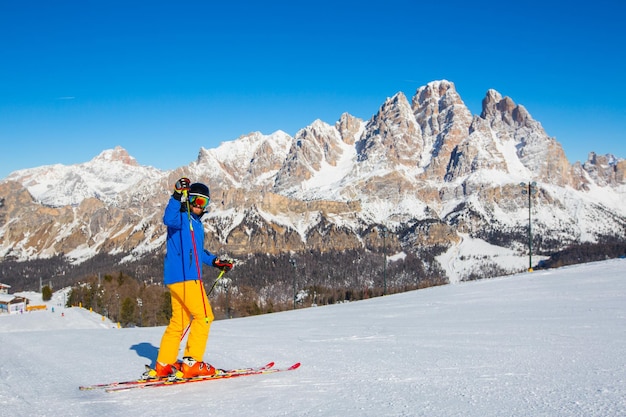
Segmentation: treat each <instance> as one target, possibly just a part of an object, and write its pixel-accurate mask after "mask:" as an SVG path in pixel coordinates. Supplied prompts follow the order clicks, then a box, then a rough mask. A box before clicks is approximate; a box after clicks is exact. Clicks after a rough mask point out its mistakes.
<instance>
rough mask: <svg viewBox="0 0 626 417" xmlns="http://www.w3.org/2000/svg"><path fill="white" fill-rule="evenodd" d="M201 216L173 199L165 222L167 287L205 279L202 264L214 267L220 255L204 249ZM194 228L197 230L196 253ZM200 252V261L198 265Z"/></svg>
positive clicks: (165, 280) (169, 204) (164, 215)
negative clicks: (177, 283)
mask: <svg viewBox="0 0 626 417" xmlns="http://www.w3.org/2000/svg"><path fill="white" fill-rule="evenodd" d="M200 217H201V216H200ZM200 217H199V216H196V215H195V214H193V213H189V212H187V210H186V205H185V203H181V202H180V201H178V200H176V199H175V198H174V197H170V200H169V201H168V203H167V206H166V207H165V213H164V214H163V223H164V224H165V225H166V226H167V240H166V248H167V252H166V254H165V264H164V270H163V283H164V284H165V285H169V284H173V283H176V282H182V281H189V280H196V279H202V264H203V263H204V264H207V265H211V266H212V265H213V260H214V259H215V258H216V256H215V255H213V254H212V253H211V252H209V251H208V250H205V249H204V227H203V225H202V222H201V221H200ZM190 222H191V225H190ZM190 226H191V227H193V236H194V237H195V247H196V250H194V245H193V241H192V238H191V236H192V233H191V227H190ZM196 253H197V254H198V257H199V258H200V259H199V260H198V263H197V264H196V255H195V254H196ZM198 270H200V276H198Z"/></svg>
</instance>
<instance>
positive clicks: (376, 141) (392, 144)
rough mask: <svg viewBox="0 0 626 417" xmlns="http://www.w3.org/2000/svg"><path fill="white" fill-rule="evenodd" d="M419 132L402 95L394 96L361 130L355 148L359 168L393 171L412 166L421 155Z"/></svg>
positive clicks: (420, 133) (420, 136) (421, 141)
mask: <svg viewBox="0 0 626 417" xmlns="http://www.w3.org/2000/svg"><path fill="white" fill-rule="evenodd" d="M423 147H424V146H423V139H422V131H421V129H420V127H419V125H418V124H417V121H416V120H415V117H414V116H413V112H412V111H411V106H410V105H409V102H408V100H407V99H406V97H405V95H404V94H402V93H398V94H396V95H395V96H394V97H392V98H390V99H387V101H386V102H385V104H383V106H382V107H381V108H380V110H379V112H378V114H376V115H375V116H374V117H373V118H372V119H371V120H370V121H369V122H368V123H367V126H366V127H365V134H364V135H363V138H362V139H361V140H360V141H359V143H358V144H357V153H358V160H359V161H360V162H361V163H362V166H363V167H367V168H369V169H371V170H376V169H380V165H381V164H383V166H384V167H385V168H387V169H393V168H394V167H396V166H397V165H404V166H416V165H417V163H418V162H419V160H420V157H421V155H422V151H423Z"/></svg>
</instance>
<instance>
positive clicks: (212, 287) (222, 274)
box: [206, 269, 226, 297]
mask: <svg viewBox="0 0 626 417" xmlns="http://www.w3.org/2000/svg"><path fill="white" fill-rule="evenodd" d="M225 273H226V269H222V270H221V271H220V274H219V275H218V276H217V279H216V280H215V282H214V283H213V285H212V286H211V289H210V290H209V292H208V293H207V295H206V296H207V297H208V296H209V295H211V293H212V292H213V289H214V288H215V285H216V284H217V282H218V281H219V280H220V279H222V277H223V276H224V274H225Z"/></svg>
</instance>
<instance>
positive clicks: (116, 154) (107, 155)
mask: <svg viewBox="0 0 626 417" xmlns="http://www.w3.org/2000/svg"><path fill="white" fill-rule="evenodd" d="M91 161H92V162H121V163H123V164H126V165H132V166H138V165H139V164H138V163H137V160H136V159H135V158H133V157H132V156H130V155H129V153H128V152H127V151H126V149H124V148H122V147H121V146H116V147H115V148H113V149H107V150H104V151H102V152H101V153H100V154H99V155H98V156H96V157H95V158H93V159H92V160H91Z"/></svg>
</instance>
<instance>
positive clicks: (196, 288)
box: [145, 178, 233, 378]
mask: <svg viewBox="0 0 626 417" xmlns="http://www.w3.org/2000/svg"><path fill="white" fill-rule="evenodd" d="M209 201H210V193H209V188H208V187H207V186H206V185H204V184H202V183H194V184H191V181H190V180H189V178H180V179H179V180H178V181H177V182H176V184H175V185H174V193H173V194H172V196H171V197H170V199H169V202H168V203H167V206H166V207H165V213H164V215H163V223H164V224H165V225H166V226H167V248H166V249H167V252H166V254H165V263H164V271H163V282H164V284H165V285H167V287H168V289H169V290H170V294H171V299H172V318H171V319H170V322H169V324H168V326H167V328H166V329H165V332H164V333H163V337H162V338H161V345H160V347H159V353H158V356H157V359H156V366H155V367H154V369H150V370H149V371H148V372H147V375H145V376H147V377H149V378H164V377H168V376H172V375H175V376H176V377H178V378H193V377H196V376H205V375H214V374H215V373H216V372H217V370H216V369H215V368H214V367H213V366H211V365H210V364H208V363H206V362H203V360H202V359H203V356H204V351H205V348H206V344H207V340H208V337H209V330H210V328H211V323H212V322H213V311H212V310H211V305H210V304H209V300H208V298H207V295H206V292H205V289H204V285H203V284H202V263H204V264H207V265H212V266H214V267H216V268H219V269H222V270H224V271H230V270H231V269H232V267H233V264H232V262H230V261H226V260H221V259H219V258H218V257H217V256H215V255H213V254H212V253H211V252H209V251H208V250H206V249H204V228H203V226H202V222H201V220H200V219H201V218H202V216H203V215H204V214H205V213H206V211H207V208H208V205H209ZM188 326H189V337H188V338H187V344H186V346H185V351H184V353H183V360H182V362H178V361H177V357H178V349H179V345H180V342H181V341H182V339H183V337H184V334H185V332H186V330H187V327H188Z"/></svg>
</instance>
